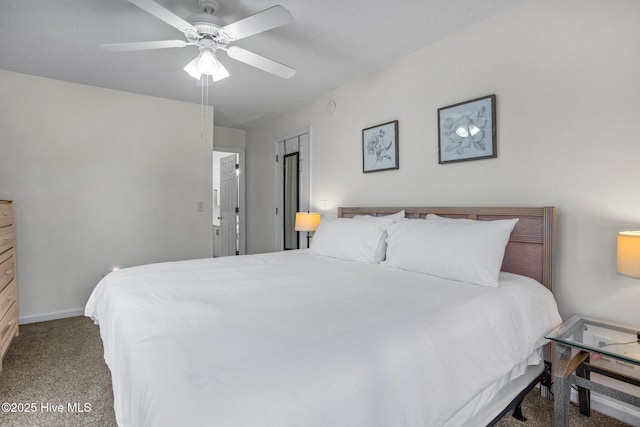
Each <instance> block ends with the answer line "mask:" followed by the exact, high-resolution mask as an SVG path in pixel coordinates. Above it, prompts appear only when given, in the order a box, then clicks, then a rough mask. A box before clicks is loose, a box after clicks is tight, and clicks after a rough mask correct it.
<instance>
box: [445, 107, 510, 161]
mask: <svg viewBox="0 0 640 427" xmlns="http://www.w3.org/2000/svg"><path fill="white" fill-rule="evenodd" d="M494 157H498V147H497V138H496V96H495V95H489V96H485V97H482V98H477V99H472V100H470V101H465V102H460V103H458V104H453V105H449V106H447V107H442V108H439V109H438V163H440V164H443V163H453V162H462V161H467V160H478V159H489V158H494Z"/></svg>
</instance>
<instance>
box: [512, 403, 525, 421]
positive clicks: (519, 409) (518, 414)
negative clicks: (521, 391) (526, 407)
mask: <svg viewBox="0 0 640 427" xmlns="http://www.w3.org/2000/svg"><path fill="white" fill-rule="evenodd" d="M512 416H513V418H515V419H516V420H518V421H527V419H526V418H525V416H524V415H522V400H521V401H520V402H518V404H517V405H516V407H515V408H513V414H512Z"/></svg>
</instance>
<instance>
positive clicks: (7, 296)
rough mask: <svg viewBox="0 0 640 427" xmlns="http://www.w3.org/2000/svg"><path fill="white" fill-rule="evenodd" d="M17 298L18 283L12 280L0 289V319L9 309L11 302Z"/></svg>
mask: <svg viewBox="0 0 640 427" xmlns="http://www.w3.org/2000/svg"><path fill="white" fill-rule="evenodd" d="M17 300H18V285H17V283H16V281H15V280H12V281H11V283H9V284H8V285H7V286H5V288H4V289H3V290H2V291H0V319H2V316H4V315H5V313H6V312H7V311H9V307H11V304H13V303H14V302H16V301H17Z"/></svg>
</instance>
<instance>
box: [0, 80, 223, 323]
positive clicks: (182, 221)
mask: <svg viewBox="0 0 640 427" xmlns="http://www.w3.org/2000/svg"><path fill="white" fill-rule="evenodd" d="M209 113H210V114H209V116H208V119H207V121H208V123H206V124H205V126H204V129H205V136H204V137H201V129H202V128H203V123H202V121H201V120H202V119H201V118H202V114H201V109H200V106H199V105H196V104H189V103H184V102H177V101H170V100H166V99H161V98H154V97H148V96H141V95H136V94H132V93H126V92H118V91H113V90H106V89H100V88H96V87H91V86H83V85H78V84H72V83H67V82H61V81H56V80H49V79H43V78H39V77H33V76H28V75H24V74H17V73H12V72H7V71H2V70H0V153H2V154H1V155H0V195H2V196H4V197H8V198H12V199H13V200H14V201H15V205H16V214H17V256H18V271H17V272H18V286H19V304H20V305H19V309H20V318H21V321H32V320H39V319H46V318H49V317H56V316H59V315H64V314H65V313H73V312H74V310H76V309H79V308H82V307H84V304H85V303H86V301H87V298H88V297H89V294H90V292H91V290H92V289H93V287H94V286H95V284H96V283H97V282H98V281H99V280H100V279H101V277H102V275H103V274H105V273H107V272H109V271H110V270H111V269H112V268H113V267H115V266H120V267H127V266H132V265H137V264H142V263H149V262H159V261H168V260H179V259H186V258H202V257H210V256H212V252H213V248H212V235H211V204H212V202H211V173H212V172H211V150H212V145H213V143H212V141H213V136H212V132H213V130H212V127H213V126H212V123H213V109H212V108H210V109H209ZM200 201H201V202H204V209H205V211H204V212H201V213H199V212H197V211H196V210H197V209H196V207H197V202H200Z"/></svg>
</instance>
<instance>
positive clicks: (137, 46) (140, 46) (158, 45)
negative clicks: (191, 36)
mask: <svg viewBox="0 0 640 427" xmlns="http://www.w3.org/2000/svg"><path fill="white" fill-rule="evenodd" d="M187 44H188V43H187V42H185V41H183V40H161V41H155V42H134V43H111V44H101V45H100V47H101V48H103V49H104V50H106V51H108V52H133V51H136V50H149V49H165V48H169V47H185V46H186V45H187Z"/></svg>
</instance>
